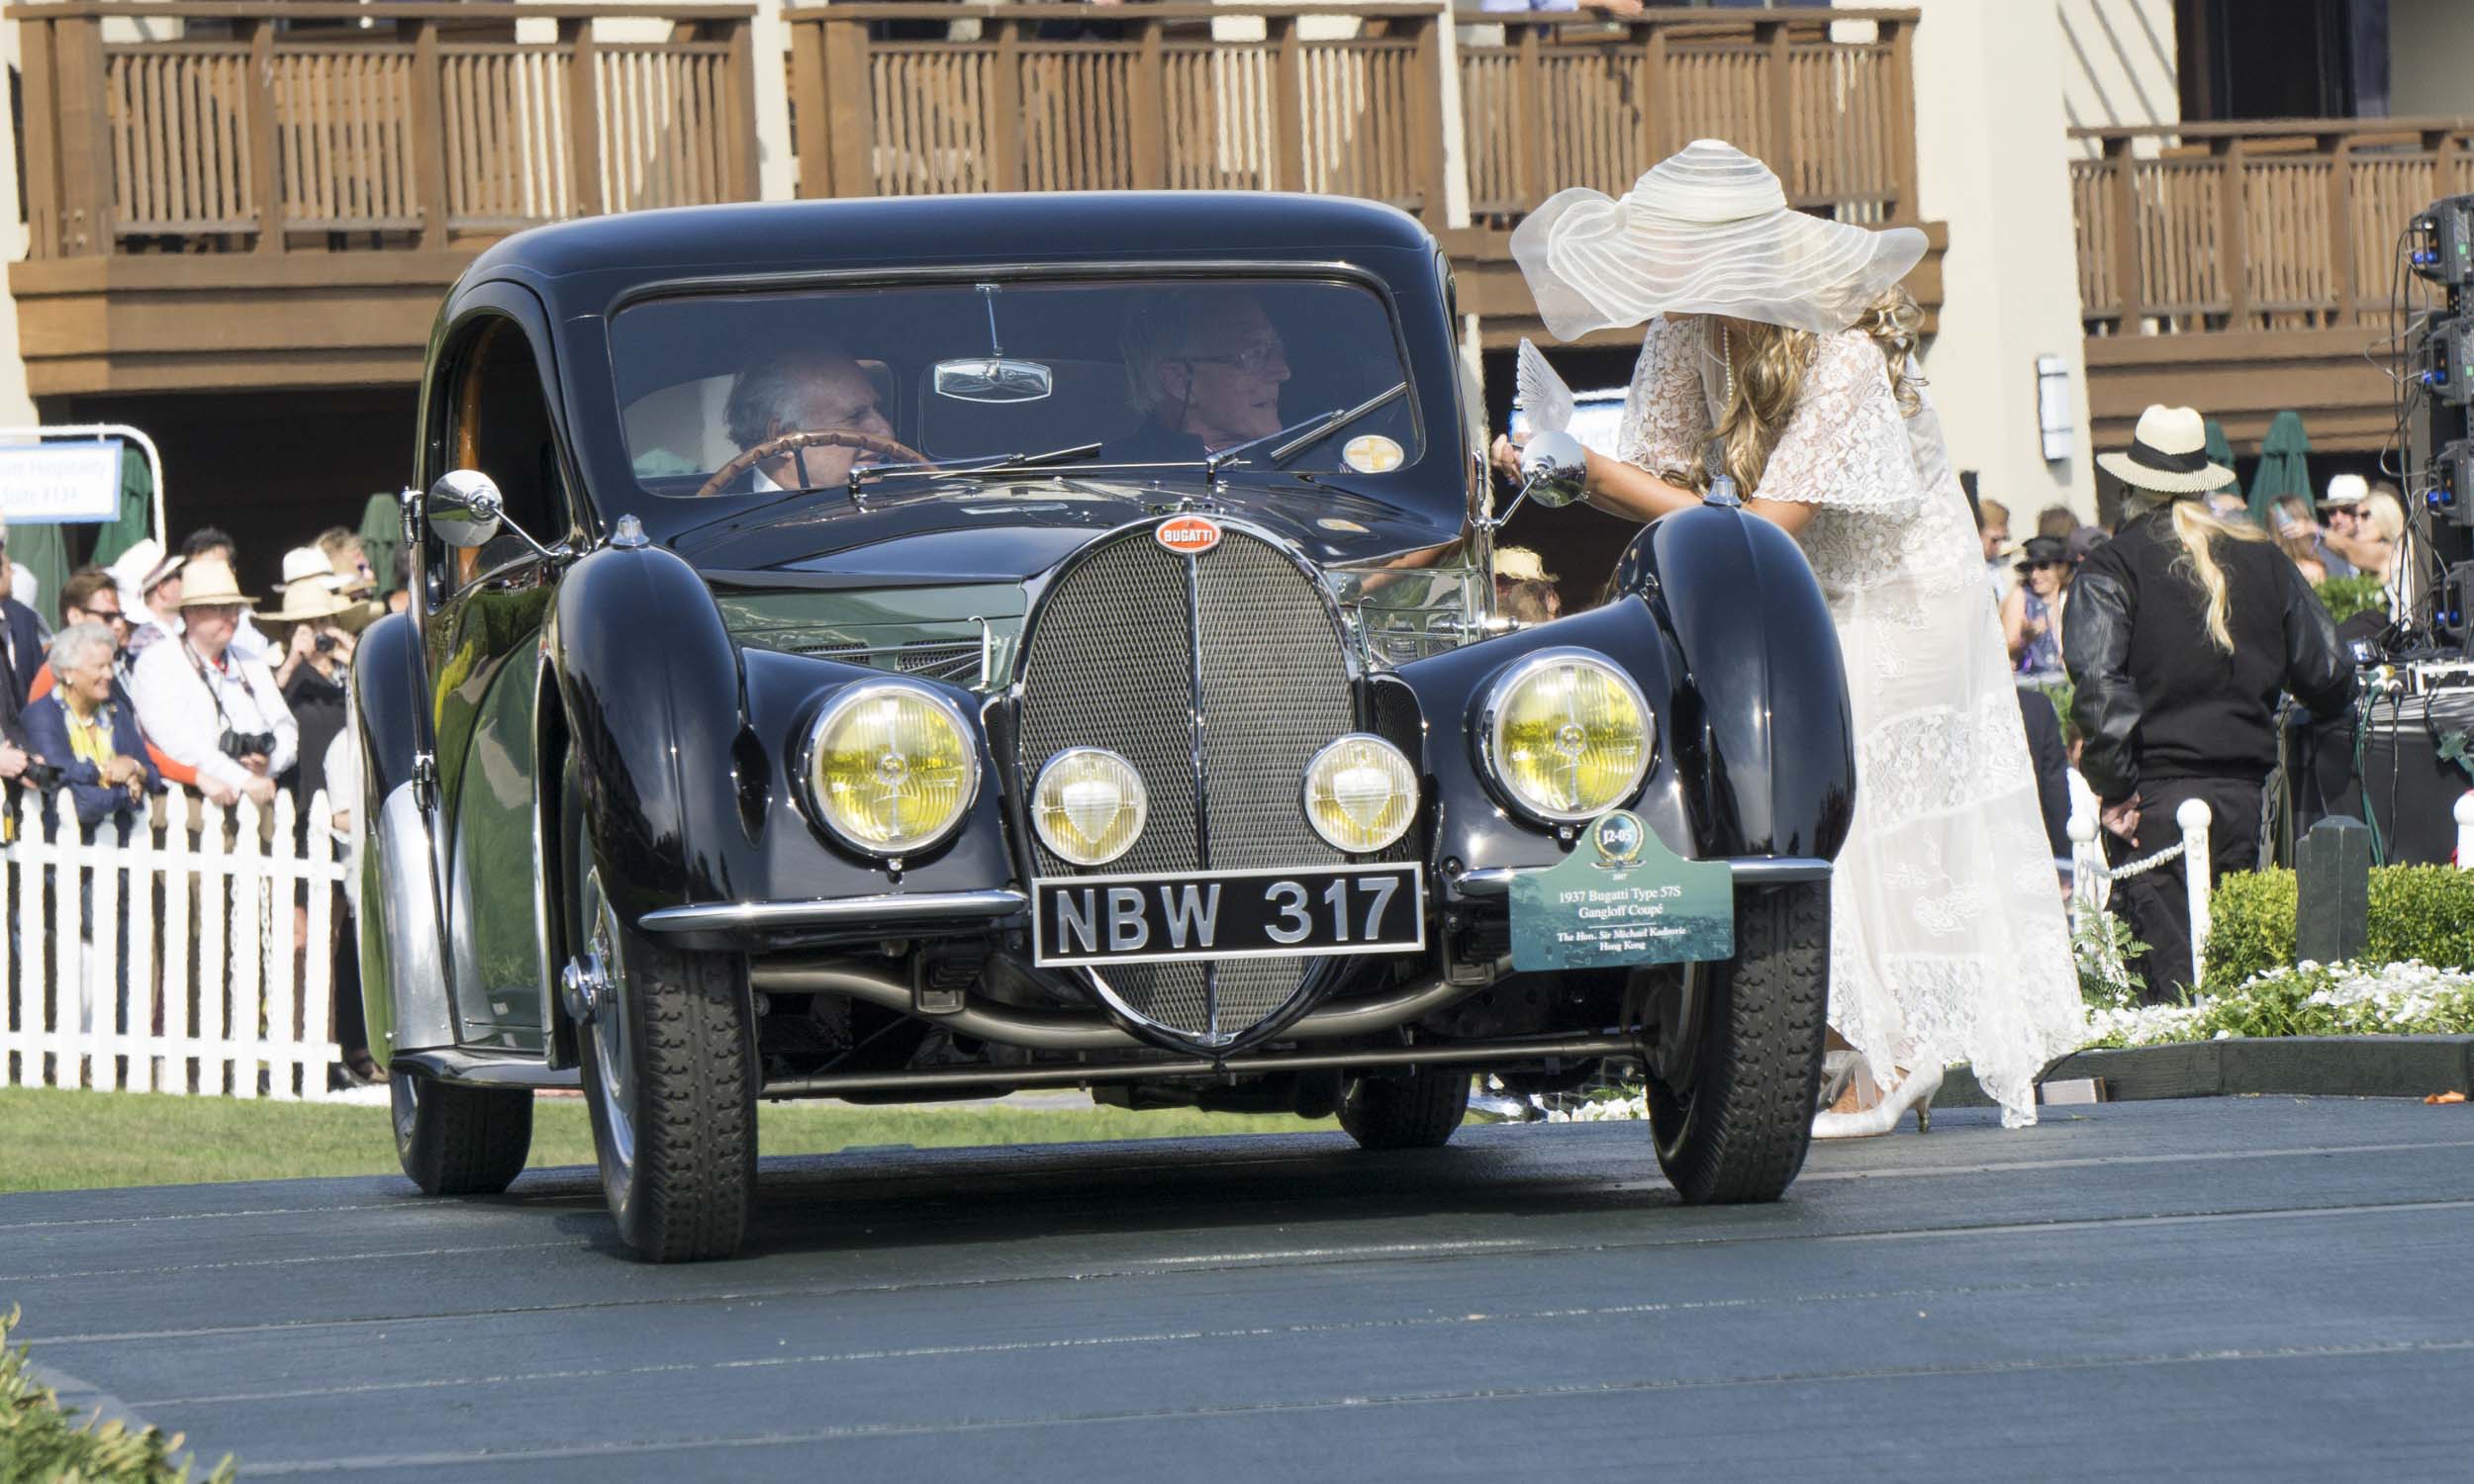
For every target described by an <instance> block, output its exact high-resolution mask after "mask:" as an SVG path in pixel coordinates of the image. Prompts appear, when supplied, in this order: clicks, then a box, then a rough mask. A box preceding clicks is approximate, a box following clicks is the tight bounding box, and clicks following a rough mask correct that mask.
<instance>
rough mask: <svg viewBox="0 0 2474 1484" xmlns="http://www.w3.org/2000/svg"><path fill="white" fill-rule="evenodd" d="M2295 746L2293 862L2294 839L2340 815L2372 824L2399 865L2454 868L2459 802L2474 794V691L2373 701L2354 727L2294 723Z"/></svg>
mask: <svg viewBox="0 0 2474 1484" xmlns="http://www.w3.org/2000/svg"><path fill="white" fill-rule="evenodd" d="M2356 728H2359V729H2360V731H2359V735H2357V732H2356ZM2287 741H2288V747H2287V754H2286V810H2285V820H2286V825H2285V827H2284V828H2280V829H2279V830H2278V831H2277V835H2278V845H2279V847H2280V850H2279V855H2280V856H2281V857H2283V858H2284V859H2285V860H2287V861H2288V862H2290V861H2291V859H2292V856H2291V851H2290V842H2291V841H2292V840H2293V839H2296V838H2299V836H2300V835H2301V833H2302V832H2303V831H2306V830H2308V829H2310V828H2311V826H2312V825H2314V824H2316V823H2318V822H2319V821H2320V820H2321V819H2323V818H2326V817H2328V816H2330V815H2334V814H2345V815H2351V816H2352V817H2353V818H2356V819H2362V820H2367V821H2369V822H2370V823H2371V825H2372V826H2373V827H2375V828H2376V829H2377V830H2378V831H2379V837H2380V842H2381V844H2382V846H2383V847H2384V856H2385V859H2386V860H2387V862H2388V864H2390V865H2392V866H2399V865H2426V866H2445V865H2448V864H2450V863H2451V861H2452V860H2453V859H2454V857H2455V854H2456V849H2457V821H2456V812H2455V811H2456V803H2457V796H2458V795H2459V794H2461V793H2463V792H2465V791H2466V789H2467V788H2474V775H2470V774H2469V773H2468V772H2467V770H2466V768H2465V767H2463V766H2460V764H2459V762H2458V759H2459V758H2465V759H2466V761H2467V763H2469V764H2474V756H2468V754H2469V751H2474V687H2466V688H2458V689H2452V690H2444V691H2432V692H2428V693H2426V694H2424V695H2421V696H2366V697H2364V698H2363V699H2361V700H2359V701H2357V702H2355V712H2354V715H2353V717H2351V718H2350V719H2348V720H2342V721H2337V722H2333V723H2329V724H2326V725H2323V726H2320V727H2316V728H2314V727H2311V726H2309V725H2307V724H2305V723H2294V724H2293V725H2292V729H2290V730H2289V732H2288V736H2287ZM2357 749H2358V751H2359V754H2360V759H2361V761H2360V766H2359V767H2358V768H2357V767H2356V766H2355V761H2354V760H2355V754H2356V751H2357Z"/></svg>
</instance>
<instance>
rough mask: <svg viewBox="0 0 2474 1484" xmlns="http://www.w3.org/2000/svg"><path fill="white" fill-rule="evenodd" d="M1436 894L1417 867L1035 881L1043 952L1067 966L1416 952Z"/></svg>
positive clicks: (1035, 955)
mask: <svg viewBox="0 0 2474 1484" xmlns="http://www.w3.org/2000/svg"><path fill="white" fill-rule="evenodd" d="M1425 888H1426V877H1425V873H1424V871H1423V870H1422V869H1421V868H1419V867H1418V866H1415V865H1407V866H1303V867H1298V868H1296V869H1293V870H1289V871H1200V872H1194V873H1192V874H1190V875H1187V876H1179V877H1156V876H1075V877H1057V878H1053V879H1047V880H1041V881H1033V882H1032V883H1031V892H1032V897H1033V904H1034V906H1035V907H1036V909H1037V910H1036V911H1035V912H1034V913H1033V914H1032V918H1031V923H1032V926H1031V957H1032V960H1033V962H1035V963H1037V964H1040V965H1042V966H1045V967H1062V966H1065V965H1073V964H1158V963H1163V962H1166V961H1168V960H1172V959H1265V958H1295V957H1299V956H1302V955H1306V954H1317V955H1321V954H1394V953H1413V952H1415V951H1416V950H1418V949H1422V948H1424V947H1425V946H1426V889H1425Z"/></svg>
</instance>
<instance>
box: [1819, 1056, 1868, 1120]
mask: <svg viewBox="0 0 2474 1484" xmlns="http://www.w3.org/2000/svg"><path fill="white" fill-rule="evenodd" d="M1858 1076H1861V1077H1863V1078H1865V1079H1866V1080H1870V1079H1871V1076H1872V1068H1871V1067H1869V1066H1868V1065H1866V1064H1865V1062H1864V1054H1863V1053H1862V1052H1859V1051H1834V1052H1830V1053H1828V1054H1826V1055H1824V1056H1823V1057H1822V1059H1821V1092H1820V1095H1818V1096H1817V1097H1815V1098H1814V1099H1813V1111H1814V1112H1816V1113H1820V1112H1824V1111H1826V1110H1828V1109H1830V1108H1832V1107H1834V1106H1836V1105H1837V1103H1838V1101H1839V1099H1840V1098H1841V1097H1843V1096H1845V1095H1846V1092H1847V1089H1848V1088H1849V1087H1850V1086H1851V1085H1852V1084H1854V1082H1855V1078H1856V1077H1858Z"/></svg>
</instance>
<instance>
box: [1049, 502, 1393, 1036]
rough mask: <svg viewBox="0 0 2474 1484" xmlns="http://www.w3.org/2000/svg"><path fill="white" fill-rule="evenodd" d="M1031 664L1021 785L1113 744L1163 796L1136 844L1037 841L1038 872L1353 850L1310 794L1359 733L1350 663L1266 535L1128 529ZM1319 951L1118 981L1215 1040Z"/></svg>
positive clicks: (1323, 861) (1311, 860)
mask: <svg viewBox="0 0 2474 1484" xmlns="http://www.w3.org/2000/svg"><path fill="white" fill-rule="evenodd" d="M1189 569H1190V570H1189ZM1021 673H1022V681H1023V697H1022V723H1021V733H1020V735H1021V766H1022V780H1023V787H1025V788H1028V787H1029V785H1030V782H1031V780H1033V779H1035V778H1036V777H1037V776H1038V773H1039V768H1040V765H1041V764H1043V763H1045V762H1046V761H1047V760H1048V759H1049V758H1050V757H1052V756H1054V755H1055V754H1056V753H1057V752H1059V751H1060V750H1062V749H1064V748H1067V747H1076V746H1082V747H1104V748H1107V749H1109V750H1110V751H1112V752H1115V753H1118V754H1120V755H1122V756H1123V757H1124V758H1125V760H1126V761H1127V762H1129V763H1131V764H1133V765H1134V767H1135V769H1136V770H1137V771H1138V772H1140V773H1141V774H1142V777H1143V784H1144V787H1145V788H1148V789H1149V790H1150V794H1151V814H1150V820H1149V822H1148V823H1147V824H1146V825H1145V826H1144V829H1143V833H1142V838H1141V839H1139V840H1138V841H1136V842H1135V845H1134V848H1133V849H1132V850H1130V851H1128V852H1127V853H1126V854H1125V855H1124V856H1123V857H1121V858H1119V859H1118V860H1115V861H1112V862H1110V863H1108V864H1107V865H1106V866H1104V867H1100V868H1096V869H1095V870H1094V871H1092V872H1081V873H1078V872H1077V871H1076V868H1074V867H1072V866H1070V865H1068V864H1067V863H1066V862H1064V861H1062V860H1059V859H1057V858H1056V857H1054V856H1051V855H1049V854H1048V853H1047V851H1046V850H1045V849H1044V848H1042V847H1040V846H1039V845H1038V844H1037V842H1036V841H1034V842H1033V844H1032V849H1033V851H1034V852H1035V854H1036V856H1037V865H1038V870H1039V873H1040V875H1042V876H1067V875H1075V874H1082V875H1095V874H1102V873H1120V872H1124V873H1135V872H1140V873H1160V874H1166V875H1174V874H1176V873H1179V872H1183V871H1196V870H1242V869H1245V868H1249V867H1269V866H1314V865H1335V864H1338V863H1340V862H1341V861H1342V860H1343V859H1345V858H1344V857H1343V856H1342V855H1341V854H1340V853H1339V852H1337V851H1335V850H1333V849H1332V848H1331V847H1330V846H1328V845H1326V844H1324V843H1323V841H1322V840H1321V838H1320V837H1318V836H1317V835H1315V833H1314V832H1313V830H1312V829H1311V828H1309V827H1308V826H1307V824H1306V822H1305V818H1304V814H1303V812H1302V810H1301V809H1300V807H1299V803H1298V795H1299V788H1300V783H1301V780H1302V779H1303V778H1304V775H1305V765H1306V764H1307V762H1308V761H1310V760H1311V759H1312V758H1313V756H1314V753H1315V751H1316V750H1317V749H1318V748H1320V747H1321V746H1323V744H1325V743H1327V742H1329V741H1331V740H1332V739H1333V738H1334V737H1337V736H1339V735H1341V734H1342V733H1344V732H1348V731H1352V730H1355V729H1356V708H1355V704H1354V700H1353V697H1352V695H1351V691H1350V682H1349V667H1348V661H1347V657H1346V654H1345V652H1344V651H1343V649H1342V646H1341V637H1340V634H1339V632H1338V630H1337V629H1336V628H1335V627H1334V625H1333V623H1332V620H1331V616H1330V611H1329V609H1328V608H1327V607H1326V606H1325V605H1324V601H1323V597H1322V594H1321V592H1320V590H1319V589H1318V588H1317V587H1316V586H1315V585H1314V583H1313V581H1312V580H1311V579H1309V578H1308V577H1307V576H1306V575H1305V574H1304V573H1302V572H1300V571H1299V570H1298V569H1297V568H1296V567H1295V566H1293V565H1292V564H1291V563H1290V562H1289V561H1288V560H1287V558H1286V557H1285V556H1284V555H1283V554H1282V553H1281V552H1280V551H1279V550H1278V549H1277V548H1275V547H1273V546H1271V545H1270V544H1268V543H1267V542H1265V541H1263V540H1261V539H1259V538H1257V537H1255V536H1252V535H1249V534H1247V533H1245V532H1243V531H1240V530H1234V529H1230V530H1226V531H1225V533H1224V534H1223V536H1222V538H1221V540H1220V542H1219V544H1218V545H1217V546H1214V547H1213V548H1212V549H1211V550H1209V551H1206V552H1204V553H1202V554H1201V555H1200V556H1199V557H1194V558H1188V557H1185V556H1181V555H1179V554H1177V553H1175V552H1172V551H1169V550H1168V549H1166V548H1165V547H1163V546H1161V545H1160V544H1159V543H1158V542H1157V541H1155V540H1153V539H1152V537H1151V534H1150V532H1149V530H1148V529H1145V530H1142V531H1136V532H1131V533H1129V534H1127V535H1125V536H1122V537H1120V538H1118V539H1117V540H1115V541H1113V542H1111V543H1110V544H1109V545H1108V546H1106V547H1105V548H1103V549H1101V550H1098V551H1095V552H1093V553H1091V554H1090V555H1089V556H1087V557H1086V558H1085V559H1084V560H1083V561H1082V562H1081V563H1080V564H1079V565H1077V566H1076V567H1074V568H1073V569H1072V570H1070V571H1069V572H1067V573H1066V575H1065V576H1064V577H1062V578H1060V579H1059V580H1058V582H1057V583H1056V585H1055V586H1054V587H1053V588H1052V589H1051V590H1050V592H1049V594H1048V595H1047V597H1046V599H1045V600H1044V602H1043V603H1042V605H1041V606H1040V608H1039V610H1038V612H1037V613H1036V614H1035V615H1034V617H1033V620H1032V624H1031V627H1030V628H1029V630H1028V631H1027V632H1026V634H1025V636H1024V639H1023V661H1022V672H1021ZM1197 712H1198V713H1199V716H1200V725H1199V727H1197V726H1196V725H1195V716H1196V714H1197ZM1197 764H1199V767H1197ZM1311 962H1312V961H1310V960H1306V959H1235V960H1224V961H1217V962H1211V963H1188V964H1148V965H1123V966H1119V967H1116V968H1113V969H1111V970H1109V971H1108V972H1107V974H1106V982H1107V987H1108V988H1109V989H1110V990H1111V991H1112V992H1113V993H1114V994H1115V995H1116V996H1117V998H1118V999H1120V1000H1121V1001H1123V1002H1124V1004H1125V1005H1126V1007H1127V1008H1129V1009H1131V1010H1132V1011H1133V1012H1134V1013H1135V1014H1137V1015H1140V1016H1142V1017H1143V1018H1144V1019H1146V1020H1150V1021H1152V1022H1154V1023H1156V1024H1158V1025H1161V1026H1163V1027H1166V1028H1168V1029H1170V1030H1173V1031H1176V1032H1179V1033H1181V1034H1183V1035H1188V1036H1192V1037H1196V1038H1204V1039H1216V1038H1217V1037H1220V1036H1226V1035H1230V1034H1233V1033H1235V1032H1237V1031H1240V1030H1242V1029H1244V1028H1245V1027H1246V1026H1248V1025H1252V1024H1254V1023H1256V1022H1258V1021H1260V1020H1262V1019H1264V1018H1265V1017H1267V1016H1270V1015H1272V1014H1273V1013H1274V1012H1276V1011H1278V1010H1279V1009H1280V1008H1281V1007H1282V1006H1283V1005H1285V1004H1286V1003H1287V1002H1288V1001H1289V1000H1290V999H1291V998H1292V997H1293V996H1294V995H1295V994H1296V992H1297V989H1298V986H1299V984H1300V983H1301V981H1302V979H1303V977H1304V975H1305V973H1306V971H1307V969H1308V967H1309V966H1310V964H1311Z"/></svg>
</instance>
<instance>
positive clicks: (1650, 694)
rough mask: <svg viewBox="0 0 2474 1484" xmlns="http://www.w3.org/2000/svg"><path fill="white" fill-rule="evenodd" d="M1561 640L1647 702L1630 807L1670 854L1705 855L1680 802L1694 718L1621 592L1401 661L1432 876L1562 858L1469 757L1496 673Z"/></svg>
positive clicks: (1649, 625)
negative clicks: (1647, 734)
mask: <svg viewBox="0 0 2474 1484" xmlns="http://www.w3.org/2000/svg"><path fill="white" fill-rule="evenodd" d="M1565 645H1570V646H1574V647H1577V648H1581V649H1588V650H1594V651H1596V652H1597V653H1599V654H1602V655H1604V656H1606V657H1607V658H1608V659H1610V660H1612V661H1614V662H1615V663H1616V664H1617V665H1618V666H1620V667H1621V668H1622V669H1623V670H1624V671H1625V672H1626V673H1628V674H1629V675H1630V676H1631V677H1632V679H1633V683H1634V684H1635V685H1637V686H1639V687H1640V688H1641V695H1642V698H1643V699H1645V700H1647V701H1648V702H1649V706H1650V712H1651V715H1652V717H1653V719H1654V721H1655V723H1656V725H1657V728H1658V736H1657V738H1656V746H1657V751H1656V754H1655V756H1654V757H1653V758H1652V760H1651V764H1650V772H1649V775H1648V777H1647V778H1646V779H1644V780H1643V783H1642V786H1641V793H1640V796H1639V797H1638V798H1637V799H1636V800H1635V801H1634V802H1633V803H1632V805H1631V807H1632V809H1633V811H1634V812H1635V813H1638V814H1639V815H1641V817H1642V818H1643V819H1644V820H1645V821H1647V822H1648V824H1649V826H1650V828H1652V829H1653V830H1656V831H1657V832H1658V835H1659V838H1660V839H1662V840H1664V841H1665V843H1666V846H1667V848H1668V849H1670V850H1672V851H1674V852H1675V853H1676V854H1678V855H1681V856H1684V857H1686V858H1687V859H1697V858H1700V857H1703V856H1705V855H1707V854H1708V853H1709V846H1710V842H1709V840H1708V839H1706V838H1705V836H1704V832H1702V831H1701V830H1699V829H1698V828H1697V827H1696V825H1695V823H1694V821H1693V819H1692V817H1691V815H1690V812H1689V811H1688V809H1687V808H1686V786H1687V780H1688V778H1689V776H1690V774H1691V773H1692V771H1693V770H1694V768H1695V766H1696V764H1697V761H1698V739H1699V736H1700V720H1699V716H1698V714H1697V711H1696V709H1695V705H1694V702H1693V699H1692V697H1691V696H1690V695H1689V694H1688V693H1687V692H1686V691H1685V690H1684V689H1683V687H1682V686H1681V684H1680V682H1681V679H1682V666H1681V664H1680V662H1679V658H1678V656H1677V653H1676V651H1675V648H1674V645H1673V644H1672V643H1671V642H1670V640H1669V639H1668V637H1667V635H1666V634H1665V632H1664V631H1663V630H1662V629H1661V628H1660V626H1659V622H1658V620H1657V618H1656V617H1655V616H1653V614H1652V613H1651V611H1650V608H1649V606H1648V605H1647V604H1646V603H1642V602H1640V601H1639V600H1637V599H1631V598H1625V599H1619V600H1617V601H1616V602H1614V603H1608V604H1606V605H1604V606H1602V607H1596V608H1591V609H1589V610H1588V611H1587V612H1583V613H1576V614H1574V615H1572V616H1571V617H1569V618H1560V619H1557V620H1556V621H1554V622H1552V623H1542V624H1539V625H1537V626H1536V627H1533V628H1526V629H1522V630H1520V631H1519V632H1517V633H1510V634H1505V635H1502V636H1501V637H1499V638H1493V639H1485V640H1481V641H1479V642H1478V643H1475V644H1469V645H1464V646H1463V647H1461V648H1459V649H1455V650H1451V651H1448V652H1446V653H1444V654H1439V655H1435V656H1432V657H1431V658H1428V659H1423V660H1417V661H1414V662H1412V663H1410V664H1407V665H1403V666H1401V667H1400V669H1399V672H1398V677H1399V679H1400V680H1401V681H1402V682H1404V683H1406V684H1407V685H1408V687H1409V688H1410V690H1411V691H1413V692H1414V693H1415V694H1416V696H1417V705H1418V710H1419V712H1420V713H1421V715H1422V716H1423V717H1424V720H1425V726H1424V745H1425V757H1424V759H1423V769H1424V772H1425V775H1426V777H1427V778H1428V779H1429V780H1431V781H1432V785H1433V789H1434V795H1435V804H1436V816H1435V828H1434V853H1433V859H1432V860H1431V861H1430V862H1429V865H1430V866H1431V867H1432V868H1433V869H1434V870H1435V872H1436V873H1437V874H1438V876H1439V878H1440V879H1441V880H1443V881H1452V880H1454V879H1456V878H1458V877H1460V876H1461V875H1463V874H1464V873H1466V872H1468V871H1473V870H1478V869H1484V868H1506V867H1509V868H1519V867H1529V866H1552V865H1554V864H1556V863H1557V862H1559V861H1561V860H1562V859H1563V858H1564V846H1563V843H1562V842H1560V841H1559V840H1558V839H1557V838H1556V836H1555V835H1553V834H1551V833H1549V832H1548V831H1547V830H1545V829H1544V828H1542V827H1541V826H1539V825H1536V824H1533V823H1531V822H1529V821H1528V820H1526V819H1522V818H1519V817H1517V816H1515V815H1514V814H1512V813H1511V812H1510V811H1509V810H1508V809H1507V808H1506V807H1505V806H1504V804H1503V803H1502V801H1501V800H1500V799H1499V798H1498V797H1497V796H1496V794H1495V791H1494V788H1493V787H1492V785H1491V784H1490V783H1489V782H1488V781H1487V778H1486V776H1485V772H1484V765H1483V764H1482V763H1481V762H1480V761H1479V758H1478V749H1477V738H1476V736H1475V726H1476V719H1477V714H1478V710H1479V707H1480V705H1481V704H1482V702H1483V700H1484V698H1485V693H1486V690H1487V688H1488V687H1489V686H1491V685H1492V684H1493V683H1494V680H1495V678H1496V677H1497V676H1499V675H1501V674H1502V673H1503V672H1504V671H1505V670H1506V669H1508V668H1509V667H1510V666H1511V665H1512V663H1513V662H1514V661H1516V660H1519V659H1520V658H1521V657H1522V656H1524V655H1528V654H1531V653H1534V652H1536V651H1538V650H1541V649H1549V648H1556V647H1560V646H1565Z"/></svg>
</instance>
